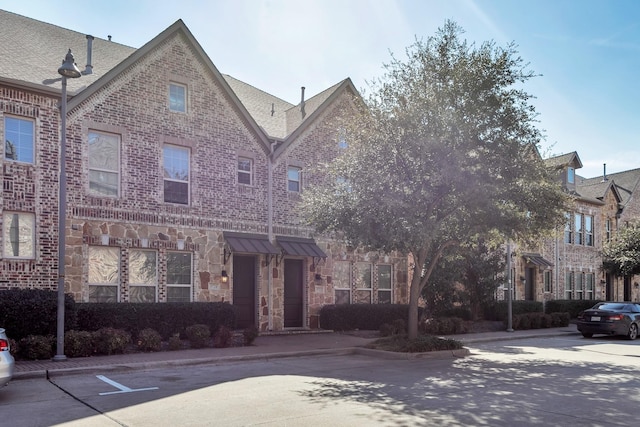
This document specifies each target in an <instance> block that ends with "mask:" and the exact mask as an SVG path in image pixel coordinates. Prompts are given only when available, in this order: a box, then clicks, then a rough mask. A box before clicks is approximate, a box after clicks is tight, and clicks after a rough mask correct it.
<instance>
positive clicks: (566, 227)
mask: <svg viewBox="0 0 640 427" xmlns="http://www.w3.org/2000/svg"><path fill="white" fill-rule="evenodd" d="M564 216H565V220H566V221H565V223H564V242H565V243H571V237H572V231H571V230H572V229H571V214H569V213H566V214H565V215H564Z"/></svg>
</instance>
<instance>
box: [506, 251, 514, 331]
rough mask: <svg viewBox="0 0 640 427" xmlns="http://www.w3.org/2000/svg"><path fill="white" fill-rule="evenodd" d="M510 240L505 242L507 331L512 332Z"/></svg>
mask: <svg viewBox="0 0 640 427" xmlns="http://www.w3.org/2000/svg"><path fill="white" fill-rule="evenodd" d="M511 257H512V254H511V241H509V242H507V286H508V289H507V332H513V274H511Z"/></svg>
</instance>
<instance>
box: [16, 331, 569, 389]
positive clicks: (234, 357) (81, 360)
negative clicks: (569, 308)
mask: <svg viewBox="0 0 640 427" xmlns="http://www.w3.org/2000/svg"><path fill="white" fill-rule="evenodd" d="M577 333H578V331H577V329H576V326H575V325H569V326H567V327H563V328H549V329H534V330H524V331H513V332H507V331H497V332H483V333H474V334H464V335H453V336H447V338H452V339H456V340H458V341H461V342H462V343H463V344H472V343H478V342H490V341H503V340H512V339H521V338H534V337H545V336H562V335H570V334H577ZM374 339H375V334H374V333H339V332H330V331H322V332H316V331H313V332H308V333H302V332H297V333H288V334H269V335H261V336H259V337H258V338H256V340H255V341H254V344H253V345H251V346H242V347H228V348H203V349H189V350H180V351H161V352H151V353H131V354H118V355H111V356H93V357H77V358H75V357H74V358H67V360H64V361H55V362H54V361H52V360H36V361H17V362H16V370H15V374H14V380H19V379H25V378H38V377H43V378H48V377H49V376H52V375H56V376H57V375H64V374H73V373H79V372H86V371H92V370H97V369H98V370H100V371H102V372H105V371H113V370H130V369H145V368H152V367H160V366H177V365H196V364H205V363H223V362H226V361H242V360H260V359H263V360H269V359H273V358H277V357H294V356H312V355H320V354H351V353H356V352H359V353H361V354H367V355H369V356H373V357H385V358H411V357H433V358H442V357H462V356H464V355H465V353H464V352H450V351H449V352H444V353H441V352H438V353H439V354H426V353H422V354H420V355H407V354H397V353H391V354H389V353H390V352H379V351H367V350H365V349H363V347H364V346H365V345H366V344H368V343H370V342H371V341H373V340H374Z"/></svg>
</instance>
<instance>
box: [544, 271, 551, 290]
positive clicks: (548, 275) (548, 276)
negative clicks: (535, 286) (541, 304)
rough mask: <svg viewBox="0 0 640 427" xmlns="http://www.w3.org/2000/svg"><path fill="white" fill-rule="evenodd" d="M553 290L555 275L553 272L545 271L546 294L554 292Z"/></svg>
mask: <svg viewBox="0 0 640 427" xmlns="http://www.w3.org/2000/svg"><path fill="white" fill-rule="evenodd" d="M552 290H553V274H552V271H551V270H545V271H544V291H545V292H546V293H549V292H552Z"/></svg>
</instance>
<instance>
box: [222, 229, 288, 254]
mask: <svg viewBox="0 0 640 427" xmlns="http://www.w3.org/2000/svg"><path fill="white" fill-rule="evenodd" d="M223 236H224V240H225V241H226V242H227V244H228V245H229V247H230V248H231V252H242V253H248V254H269V255H278V254H280V251H279V250H278V248H276V247H275V246H273V245H272V244H271V242H270V241H269V238H268V237H267V235H266V234H248V233H231V232H227V231H225V232H224V233H223Z"/></svg>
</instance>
